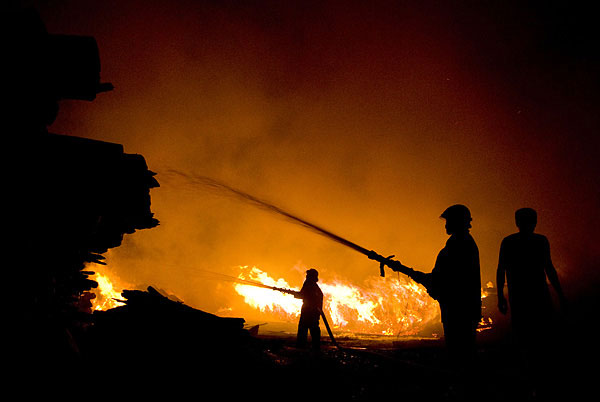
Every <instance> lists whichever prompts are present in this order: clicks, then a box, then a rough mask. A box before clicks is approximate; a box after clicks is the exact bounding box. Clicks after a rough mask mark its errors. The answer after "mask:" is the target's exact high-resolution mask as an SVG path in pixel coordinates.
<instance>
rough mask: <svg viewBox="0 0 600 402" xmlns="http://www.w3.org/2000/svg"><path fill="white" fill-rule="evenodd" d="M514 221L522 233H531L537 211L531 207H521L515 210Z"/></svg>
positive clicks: (535, 221)
mask: <svg viewBox="0 0 600 402" xmlns="http://www.w3.org/2000/svg"><path fill="white" fill-rule="evenodd" d="M515 222H516V224H517V227H518V228H519V231H520V232H522V233H533V231H534V230H535V226H536V225H537V213H536V212H535V209H532V208H521V209H518V210H517V212H515Z"/></svg>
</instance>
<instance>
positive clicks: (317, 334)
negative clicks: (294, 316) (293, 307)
mask: <svg viewBox="0 0 600 402" xmlns="http://www.w3.org/2000/svg"><path fill="white" fill-rule="evenodd" d="M318 281H319V272H318V271H317V270H316V269H314V268H311V269H309V270H308V271H306V279H305V280H304V284H303V285H302V289H300V291H299V292H297V293H295V295H294V297H296V298H298V299H302V310H301V312H300V321H299V322H298V334H297V338H296V345H297V346H298V347H299V348H304V347H306V344H307V339H308V332H309V331H310V336H311V341H312V348H313V350H319V349H320V347H321V329H320V328H319V318H320V316H321V311H322V310H323V292H322V291H321V288H319V285H317V282H318Z"/></svg>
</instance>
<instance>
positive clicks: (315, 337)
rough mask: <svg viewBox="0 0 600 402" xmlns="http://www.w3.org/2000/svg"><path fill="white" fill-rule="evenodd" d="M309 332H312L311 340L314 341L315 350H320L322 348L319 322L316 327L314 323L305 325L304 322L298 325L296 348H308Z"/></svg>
mask: <svg viewBox="0 0 600 402" xmlns="http://www.w3.org/2000/svg"><path fill="white" fill-rule="evenodd" d="M308 331H310V338H311V341H312V348H313V350H319V349H320V348H321V328H319V323H318V322H317V323H316V325H315V324H314V323H312V325H305V324H303V323H302V322H300V324H298V335H297V338H296V346H298V347H299V348H305V347H306V342H307V339H308Z"/></svg>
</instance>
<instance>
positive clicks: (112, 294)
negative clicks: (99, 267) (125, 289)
mask: <svg viewBox="0 0 600 402" xmlns="http://www.w3.org/2000/svg"><path fill="white" fill-rule="evenodd" d="M91 279H93V280H95V281H96V282H97V283H98V287H97V288H96V289H94V291H93V293H94V295H95V297H94V298H93V299H92V310H94V311H97V310H108V309H111V308H115V307H118V306H121V305H123V303H122V302H120V301H119V299H121V291H118V290H116V289H115V287H114V285H113V282H112V280H111V279H110V278H109V277H108V275H103V274H100V273H98V272H96V273H95V274H94V276H93V277H92V278H91Z"/></svg>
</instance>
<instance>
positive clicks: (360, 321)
mask: <svg viewBox="0 0 600 402" xmlns="http://www.w3.org/2000/svg"><path fill="white" fill-rule="evenodd" d="M241 269H242V272H241V273H240V274H239V278H240V279H250V280H253V281H258V282H260V283H263V284H265V285H269V286H275V287H282V288H289V285H288V283H287V282H286V281H285V280H284V279H278V280H275V279H273V278H271V277H270V276H269V275H268V274H267V273H265V272H263V271H262V270H260V269H259V268H256V267H253V268H248V267H241ZM234 286H235V290H236V292H237V293H239V294H240V295H242V296H243V297H244V300H245V302H246V303H247V304H249V305H250V306H252V307H253V308H257V309H259V310H260V311H262V312H270V313H274V314H276V315H277V316H278V317H279V318H281V319H283V320H290V321H291V320H296V319H297V318H298V317H299V315H300V309H301V307H302V300H299V299H296V298H294V297H293V296H291V295H287V294H283V293H280V292H276V291H273V290H269V289H263V288H258V287H254V286H249V285H244V284H240V283H237V284H235V285H234ZM319 286H320V287H321V290H322V291H323V294H324V296H325V298H324V306H323V309H324V310H325V313H326V314H328V315H329V316H330V317H331V322H332V326H333V327H334V328H335V329H337V330H338V331H347V332H352V333H364V334H378V335H415V334H418V333H419V332H420V331H422V330H423V329H424V328H425V327H426V326H427V325H428V324H430V323H432V322H435V320H436V319H439V318H438V316H439V306H438V304H437V303H436V302H435V301H434V300H433V299H431V298H430V297H429V296H428V295H427V291H426V290H425V288H424V287H422V286H421V285H419V284H417V283H416V282H414V281H412V280H410V279H408V278H404V277H400V278H398V279H396V278H386V279H382V278H379V277H378V278H373V279H370V280H367V281H366V282H365V285H364V286H357V285H354V284H351V283H349V282H346V281H343V280H339V279H336V280H333V281H331V282H319Z"/></svg>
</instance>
